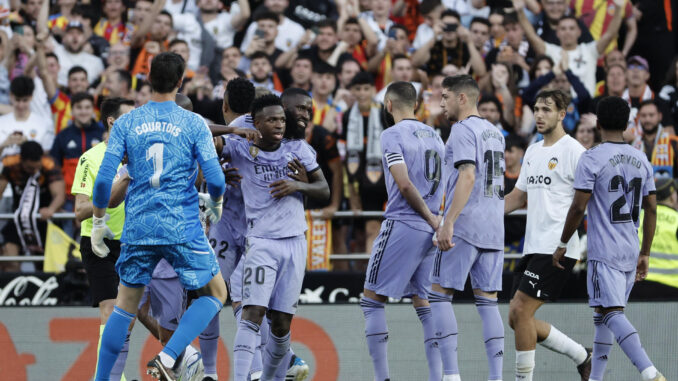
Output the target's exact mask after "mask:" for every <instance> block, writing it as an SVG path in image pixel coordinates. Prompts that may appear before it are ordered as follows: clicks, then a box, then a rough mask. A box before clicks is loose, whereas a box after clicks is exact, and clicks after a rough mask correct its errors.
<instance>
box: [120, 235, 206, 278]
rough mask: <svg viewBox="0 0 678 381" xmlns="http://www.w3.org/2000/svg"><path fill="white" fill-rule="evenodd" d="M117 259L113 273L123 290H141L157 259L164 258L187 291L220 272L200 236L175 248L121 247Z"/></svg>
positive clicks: (157, 246) (150, 246)
mask: <svg viewBox="0 0 678 381" xmlns="http://www.w3.org/2000/svg"><path fill="white" fill-rule="evenodd" d="M120 246H121V247H120V258H118V262H116V264H115V270H116V271H117V272H118V275H119V276H120V282H121V283H122V284H123V285H125V286H126V287H142V286H145V285H147V284H148V282H150V281H151V275H152V274H153V270H154V269H155V266H156V265H157V264H158V261H159V260H160V258H165V259H166V260H167V262H169V263H170V264H171V265H172V267H173V268H174V271H176V273H177V274H178V275H179V281H180V282H181V284H182V285H183V286H184V288H186V289H187V290H196V289H199V288H201V287H203V286H205V285H206V284H207V283H208V282H209V281H210V280H212V278H214V276H215V275H217V273H218V272H219V263H218V262H217V257H216V256H215V255H214V251H213V250H212V247H211V246H210V244H209V242H207V237H206V236H205V235H204V234H203V235H201V236H200V237H196V238H195V239H193V240H191V241H189V242H184V243H180V244H174V245H129V244H124V243H123V244H121V245H120Z"/></svg>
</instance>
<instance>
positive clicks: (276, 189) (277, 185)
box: [269, 180, 299, 199]
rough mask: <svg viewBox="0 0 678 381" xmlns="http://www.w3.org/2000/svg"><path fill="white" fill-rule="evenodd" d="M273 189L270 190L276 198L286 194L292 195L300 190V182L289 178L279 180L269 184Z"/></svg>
mask: <svg viewBox="0 0 678 381" xmlns="http://www.w3.org/2000/svg"><path fill="white" fill-rule="evenodd" d="M269 187H270V188H273V189H271V191H270V192H269V193H270V194H271V196H273V198H275V199H280V198H283V197H285V196H288V195H291V194H292V193H294V192H296V191H298V190H299V183H297V182H296V181H289V180H278V181H276V182H273V183H271V185H269Z"/></svg>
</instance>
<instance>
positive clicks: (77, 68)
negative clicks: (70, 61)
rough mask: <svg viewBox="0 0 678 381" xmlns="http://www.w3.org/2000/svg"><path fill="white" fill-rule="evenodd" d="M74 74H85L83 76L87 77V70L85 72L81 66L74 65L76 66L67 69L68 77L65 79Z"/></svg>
mask: <svg viewBox="0 0 678 381" xmlns="http://www.w3.org/2000/svg"><path fill="white" fill-rule="evenodd" d="M75 73H85V76H87V70H85V68H84V67H82V66H77V65H76V66H73V67H72V68H70V69H68V75H67V76H66V78H70V77H71V75H73V74H75Z"/></svg>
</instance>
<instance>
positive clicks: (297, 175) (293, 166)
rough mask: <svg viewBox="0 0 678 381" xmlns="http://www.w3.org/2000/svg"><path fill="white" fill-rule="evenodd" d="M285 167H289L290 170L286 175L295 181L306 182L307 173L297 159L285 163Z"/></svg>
mask: <svg viewBox="0 0 678 381" xmlns="http://www.w3.org/2000/svg"><path fill="white" fill-rule="evenodd" d="M287 168H289V169H290V171H291V172H290V173H288V174H287V176H289V177H291V178H293V179H295V180H297V181H301V182H302V183H308V173H306V167H304V165H303V164H301V162H300V161H299V159H297V158H295V159H294V160H292V161H290V162H289V163H287Z"/></svg>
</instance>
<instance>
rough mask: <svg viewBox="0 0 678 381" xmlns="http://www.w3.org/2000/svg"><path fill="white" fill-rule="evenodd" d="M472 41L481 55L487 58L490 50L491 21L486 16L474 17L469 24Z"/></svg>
mask: <svg viewBox="0 0 678 381" xmlns="http://www.w3.org/2000/svg"><path fill="white" fill-rule="evenodd" d="M469 31H470V32H471V41H472V42H473V45H474V46H475V47H476V49H477V50H478V52H479V53H480V55H481V56H482V57H483V58H485V56H486V55H487V53H488V52H489V51H490V45H489V41H490V22H489V21H487V19H486V18H482V17H474V18H473V20H471V25H470V26H469Z"/></svg>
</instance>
